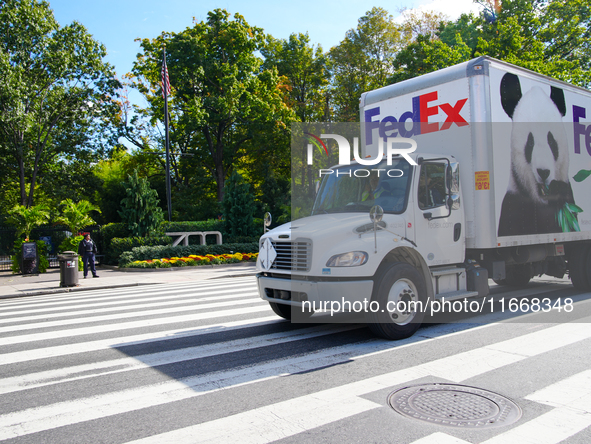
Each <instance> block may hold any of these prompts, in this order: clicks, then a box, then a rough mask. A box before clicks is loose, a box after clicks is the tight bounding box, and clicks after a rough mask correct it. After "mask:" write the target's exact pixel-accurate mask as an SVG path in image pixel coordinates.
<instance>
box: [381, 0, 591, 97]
mask: <svg viewBox="0 0 591 444" xmlns="http://www.w3.org/2000/svg"><path fill="white" fill-rule="evenodd" d="M477 3H480V4H481V5H482V6H483V10H482V12H481V14H480V15H479V16H473V15H462V16H461V17H460V18H459V19H458V20H456V21H455V22H448V23H446V24H444V25H443V26H441V28H440V30H439V31H438V33H437V34H436V35H435V36H422V37H421V38H417V40H416V41H415V42H413V43H411V44H409V45H408V46H407V47H406V48H405V49H404V50H403V51H401V52H400V53H399V54H398V56H397V58H396V60H395V62H394V67H395V69H396V71H397V72H396V74H395V75H394V76H393V77H392V78H391V82H397V81H400V80H404V79H407V78H411V77H414V76H417V75H421V74H425V73H427V72H431V71H435V70H437V69H440V68H443V67H446V66H450V65H453V64H455V63H459V62H461V61H465V60H470V59H471V58H474V57H478V56H481V55H488V56H491V57H495V58H497V59H500V60H504V61H506V62H509V63H513V64H515V65H518V66H522V67H524V68H527V69H531V70H533V71H536V72H539V73H541V74H545V75H548V76H551V77H555V78H558V79H561V80H564V81H567V82H570V83H574V84H577V85H580V86H587V85H589V83H590V80H591V77H590V75H589V72H588V71H589V67H590V66H589V63H590V57H589V56H590V55H591V53H590V52H589V50H590V46H589V45H590V44H589V37H590V33H591V26H590V25H591V1H590V0H573V1H571V0H550V1H548V0H505V1H503V2H502V3H500V2H492V1H489V0H482V1H478V2H477Z"/></svg>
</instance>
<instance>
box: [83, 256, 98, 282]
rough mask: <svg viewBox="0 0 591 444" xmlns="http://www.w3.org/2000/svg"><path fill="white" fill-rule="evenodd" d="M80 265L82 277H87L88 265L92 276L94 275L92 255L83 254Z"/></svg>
mask: <svg viewBox="0 0 591 444" xmlns="http://www.w3.org/2000/svg"><path fill="white" fill-rule="evenodd" d="M82 263H83V264H84V277H86V276H88V266H89V265H90V271H91V272H92V275H93V276H95V275H96V268H94V253H84V256H82Z"/></svg>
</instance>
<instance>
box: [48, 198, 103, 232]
mask: <svg viewBox="0 0 591 444" xmlns="http://www.w3.org/2000/svg"><path fill="white" fill-rule="evenodd" d="M60 205H61V206H62V207H63V209H62V215H61V216H60V217H58V218H57V219H56V221H57V222H59V223H62V224H64V225H65V226H67V227H68V228H69V229H70V231H71V232H72V234H74V235H75V234H76V233H78V232H79V231H80V230H81V229H82V228H84V227H87V226H89V225H93V224H95V223H96V222H95V221H94V219H93V218H92V217H90V215H89V213H90V212H91V211H98V212H99V213H100V211H101V210H100V208H99V207H97V206H95V205H93V204H91V203H90V202H89V201H87V200H81V201H80V202H74V201H73V200H72V199H65V200H63V201H62V202H61V203H60Z"/></svg>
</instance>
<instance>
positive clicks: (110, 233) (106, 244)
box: [98, 222, 130, 252]
mask: <svg viewBox="0 0 591 444" xmlns="http://www.w3.org/2000/svg"><path fill="white" fill-rule="evenodd" d="M129 234H130V233H129V230H127V227H126V226H125V224H123V223H120V222H119V223H113V224H107V225H104V226H102V227H101V229H100V237H101V242H100V244H99V245H98V248H99V250H100V251H103V252H107V251H108V250H109V248H110V247H111V240H113V239H114V238H116V237H126V236H128V235H129Z"/></svg>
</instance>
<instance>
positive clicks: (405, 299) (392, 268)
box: [257, 155, 485, 339]
mask: <svg viewBox="0 0 591 444" xmlns="http://www.w3.org/2000/svg"><path fill="white" fill-rule="evenodd" d="M413 159H414V160H415V163H416V165H411V164H410V163H409V162H408V161H407V160H406V159H404V158H401V157H398V158H397V157H394V158H393V159H392V161H391V162H388V161H387V160H386V158H384V160H383V161H382V162H380V163H378V164H377V165H374V166H372V167H367V166H365V165H360V164H359V163H356V162H353V163H351V165H340V166H335V167H333V168H331V169H330V171H332V172H331V173H327V174H325V175H324V176H323V178H322V181H321V182H320V186H319V189H318V193H317V195H316V200H315V203H314V206H313V209H312V214H311V215H310V216H309V217H305V218H302V219H298V220H296V221H293V222H292V223H289V224H285V225H282V226H280V227H277V228H275V229H274V230H271V231H269V232H268V233H266V234H265V235H264V236H263V237H262V238H261V240H260V248H261V250H260V253H259V259H258V261H257V271H258V275H257V277H258V285H259V293H260V296H261V298H262V299H264V300H266V301H268V302H269V303H270V305H271V307H272V309H273V310H274V311H275V312H276V313H277V314H278V315H280V316H282V317H284V318H286V319H292V320H307V318H308V317H309V316H310V315H311V314H312V313H313V312H317V311H324V312H326V311H328V310H331V311H333V310H336V309H338V311H353V312H357V313H363V315H364V317H365V320H366V322H367V323H368V324H369V326H370V328H371V329H372V331H373V332H374V333H376V334H378V335H379V336H382V337H385V338H388V339H400V338H404V337H408V336H410V335H412V334H413V333H414V332H415V331H416V330H417V329H418V328H419V326H420V324H421V320H422V318H423V314H424V312H425V311H426V307H427V304H428V303H429V301H433V300H436V299H441V298H444V297H445V298H446V299H447V300H454V299H458V298H465V297H470V296H477V295H478V294H479V293H478V292H476V291H468V279H467V271H466V265H465V264H464V261H465V240H464V233H463V232H464V230H463V225H464V213H463V208H462V205H461V191H460V183H459V163H458V162H457V161H456V159H454V158H453V157H451V156H436V155H427V156H420V155H414V156H413ZM388 163H390V164H388ZM472 268H473V267H472ZM481 271H482V270H481ZM483 274H485V273H483ZM483 278H484V277H483ZM481 279H482V278H481ZM480 296H484V294H480Z"/></svg>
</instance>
